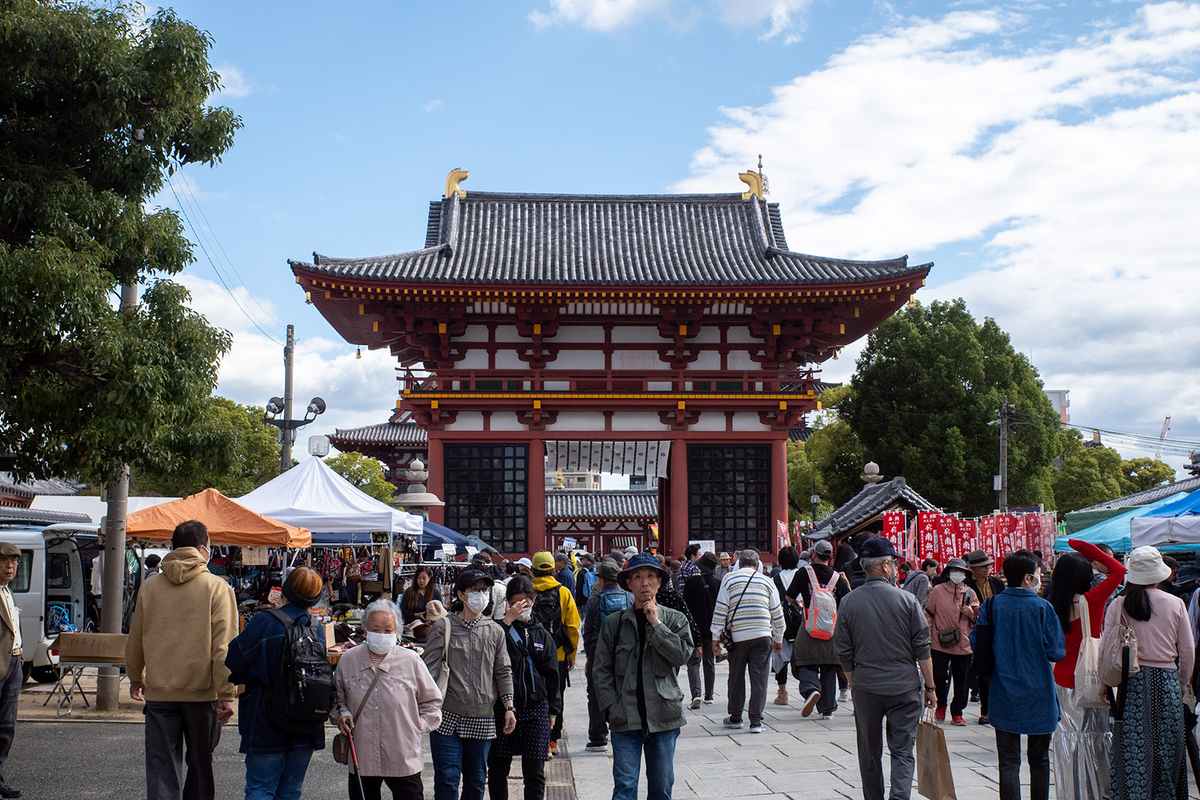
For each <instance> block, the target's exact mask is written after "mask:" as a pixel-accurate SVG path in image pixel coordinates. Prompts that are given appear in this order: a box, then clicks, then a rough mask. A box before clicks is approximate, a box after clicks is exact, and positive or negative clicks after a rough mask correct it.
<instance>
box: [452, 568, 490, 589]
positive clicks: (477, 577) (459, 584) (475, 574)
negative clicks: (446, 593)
mask: <svg viewBox="0 0 1200 800" xmlns="http://www.w3.org/2000/svg"><path fill="white" fill-rule="evenodd" d="M480 581H487V585H488V586H491V585H493V584H494V583H495V581H494V580H492V576H491V575H488V574H487V573H486V572H481V571H480V570H477V569H464V570H463V571H462V572H460V573H459V574H458V580H456V581H455V582H454V592H455V594H457V593H458V592H465V591H467V590H468V589H470V588H471V587H472V586H474V585H475V584H477V583H479V582H480Z"/></svg>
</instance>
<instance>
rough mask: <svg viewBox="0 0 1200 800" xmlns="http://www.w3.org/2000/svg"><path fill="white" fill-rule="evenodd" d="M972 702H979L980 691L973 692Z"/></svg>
mask: <svg viewBox="0 0 1200 800" xmlns="http://www.w3.org/2000/svg"><path fill="white" fill-rule="evenodd" d="M970 702H972V703H978V702H979V692H971V698H970Z"/></svg>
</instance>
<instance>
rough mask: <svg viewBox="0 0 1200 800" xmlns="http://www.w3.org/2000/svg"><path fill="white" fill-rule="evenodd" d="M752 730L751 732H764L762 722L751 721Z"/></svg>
mask: <svg viewBox="0 0 1200 800" xmlns="http://www.w3.org/2000/svg"><path fill="white" fill-rule="evenodd" d="M750 732H751V733H762V732H763V724H762V723H761V722H751V723H750Z"/></svg>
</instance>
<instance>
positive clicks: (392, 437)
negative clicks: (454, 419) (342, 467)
mask: <svg viewBox="0 0 1200 800" xmlns="http://www.w3.org/2000/svg"><path fill="white" fill-rule="evenodd" d="M329 442H330V444H332V445H333V446H334V447H336V448H338V449H339V450H341V449H343V448H342V445H348V446H349V445H357V444H406V445H413V446H415V447H426V446H428V445H429V434H428V433H427V432H426V431H425V430H424V429H423V428H419V427H417V425H416V424H415V423H412V422H384V423H381V424H379V425H366V426H364V427H362V428H338V429H337V430H336V431H334V432H333V435H332V436H330V437H329Z"/></svg>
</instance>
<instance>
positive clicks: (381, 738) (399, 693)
mask: <svg viewBox="0 0 1200 800" xmlns="http://www.w3.org/2000/svg"><path fill="white" fill-rule="evenodd" d="M379 668H380V669H381V670H382V671H383V674H382V675H381V676H380V677H379V682H378V683H377V684H375V690H374V691H373V692H371V697H370V698H369V699H368V700H367V704H366V705H365V706H363V710H362V714H360V715H359V717H358V721H357V722H356V723H355V724H354V750H355V752H356V753H357V754H358V767H359V770H360V771H361V773H362V774H363V775H382V776H384V777H392V778H400V777H404V776H406V775H416V774H417V773H419V772H420V771H421V767H422V766H424V763H425V759H424V757H423V756H422V755H421V735H422V734H426V733H429V732H430V731H434V730H437V727H438V726H439V725H441V724H442V693H441V692H439V691H438V687H437V684H436V683H435V682H434V680H433V676H431V675H430V674H429V669H428V668H426V666H425V662H424V661H422V660H421V657H420V656H418V655H417V654H416V653H414V652H413V651H412V650H409V649H407V648H404V647H393V648H392V652H390V653H388V655H387V657H386V658H384V659H383V662H382V663H380V665H379ZM374 677H375V670H374V669H372V668H371V652H370V651H369V650H368V649H367V646H366V645H365V644H360V645H359V646H358V647H355V648H353V649H351V650H347V651H346V652H345V653H344V654H343V655H342V658H341V660H340V661H338V665H337V672H335V673H334V675H333V685H334V690H335V692H336V696H335V698H334V703H333V708H332V709H331V710H330V712H329V719H330V720H332V721H333V722H334V723H336V722H337V721H338V720H339V719H341V718H342V717H349V716H352V715H353V714H354V711H355V710H356V709H357V708H358V704H359V703H360V702H361V701H362V699H363V695H365V694H366V693H367V687H368V686H370V685H371V679H372V678H374Z"/></svg>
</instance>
